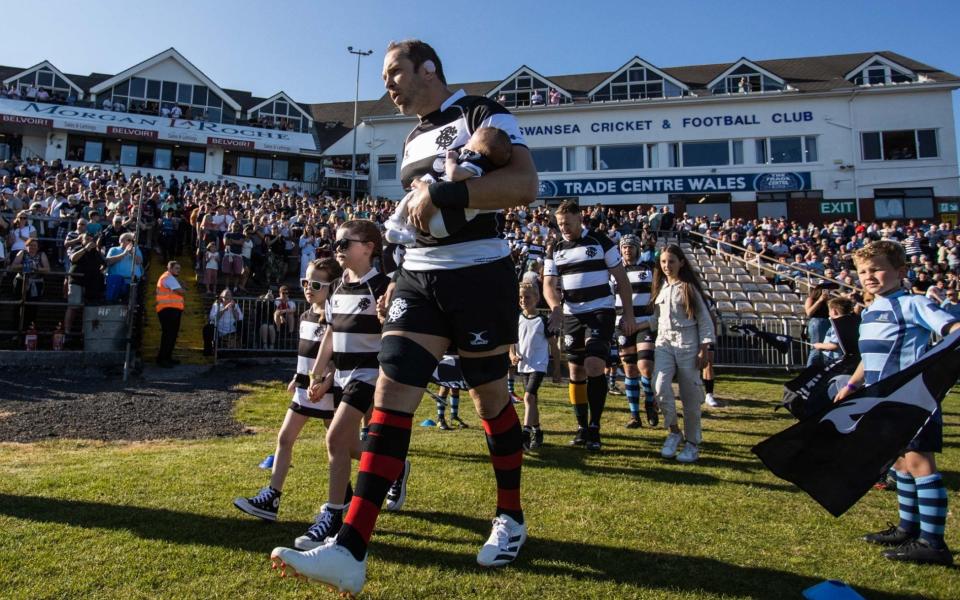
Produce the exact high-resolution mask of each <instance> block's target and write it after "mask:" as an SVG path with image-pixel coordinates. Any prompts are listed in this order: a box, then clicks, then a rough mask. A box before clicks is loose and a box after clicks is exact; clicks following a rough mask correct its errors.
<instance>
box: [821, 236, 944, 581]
mask: <svg viewBox="0 0 960 600" xmlns="http://www.w3.org/2000/svg"><path fill="white" fill-rule="evenodd" d="M854 263H855V265H856V268H857V274H858V275H859V277H860V283H861V285H862V286H863V288H864V290H866V291H867V292H869V293H871V294H874V295H875V296H876V298H875V300H874V301H873V303H872V304H871V305H870V306H869V307H868V308H867V309H866V310H865V311H863V313H862V317H863V321H862V324H861V326H860V344H859V345H860V354H861V357H862V359H861V362H860V365H859V366H858V367H857V370H856V371H855V372H854V374H853V375H852V376H851V378H850V381H849V382H848V383H847V385H846V386H845V387H844V388H842V389H841V390H840V391H839V392H838V393H837V395H836V398H835V399H834V401H835V402H841V401H842V400H843V399H844V398H846V397H847V396H849V395H851V394H852V393H853V392H855V391H856V390H857V389H858V388H859V387H860V386H861V385H868V386H869V385H872V384H874V383H876V382H878V381H880V380H883V379H886V378H888V377H891V376H893V375H895V374H897V373H899V372H901V371H902V370H904V369H906V368H907V367H909V366H910V365H911V364H913V363H914V362H916V361H917V360H918V359H919V358H920V356H921V354H923V353H924V351H925V350H926V348H927V346H928V344H929V341H930V334H931V333H936V334H939V335H947V334H949V333H953V332H955V331H957V330H960V321H958V320H957V319H956V317H955V316H953V315H951V314H950V313H948V312H947V311H945V310H943V309H941V308H940V307H938V306H937V305H936V304H935V303H934V302H933V301H931V300H930V299H929V298H927V297H925V296H918V295H913V294H910V292H909V291H907V290H905V289H903V287H902V281H903V279H904V277H906V253H905V252H904V249H903V247H902V246H901V245H900V244H899V243H897V242H892V241H877V242H873V243H871V244H869V245H867V246H865V247H863V248H861V249H859V250H857V251H856V252H855V253H854ZM942 449H943V414H942V412H941V411H940V410H939V408H938V409H937V410H935V411H934V412H933V414H932V415H931V416H930V418H929V419H928V420H927V422H926V424H925V425H924V426H923V427H922V428H921V429H920V431H919V433H917V435H916V437H914V438H913V440H912V441H911V442H910V443H909V444H908V445H907V447H906V448H905V451H904V452H903V454H901V456H900V458H898V459H897V461H896V463H894V468H895V469H896V472H897V497H898V500H899V505H900V522H899V524H897V525H893V526H891V527H890V528H888V529H885V530H883V531H878V532H876V533H871V534H867V535H865V536H864V538H863V539H864V540H865V541H867V542H870V543H873V544H879V545H884V546H891V547H892V549H890V550H887V551H885V552H884V556H885V557H886V558H888V559H891V560H898V561H909V562H917V563H935V564H943V565H950V564H953V556H952V554H951V553H950V550H949V548H947V545H946V543H945V541H944V527H945V524H946V517H947V490H946V487H945V486H944V484H943V479H942V477H941V475H940V473H939V472H938V471H937V463H936V459H935V457H934V453H935V452H940V451H942Z"/></svg>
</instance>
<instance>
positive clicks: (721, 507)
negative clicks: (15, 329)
mask: <svg viewBox="0 0 960 600" xmlns="http://www.w3.org/2000/svg"><path fill="white" fill-rule="evenodd" d="M283 375H284V376H285V374H283ZM781 384H782V380H781V379H780V378H778V377H776V376H770V375H758V376H734V375H728V374H720V375H719V380H718V384H717V396H718V397H719V398H720V399H721V400H723V401H725V402H726V403H727V406H725V407H723V408H720V409H705V410H704V415H705V416H704V425H703V426H704V444H703V447H702V453H701V459H700V461H699V462H698V463H696V464H695V465H681V464H678V463H676V461H672V460H670V461H668V460H663V459H661V458H660V456H659V448H660V444H661V443H662V440H663V437H664V432H663V431H662V430H660V429H657V430H653V429H650V428H647V427H645V428H644V429H641V430H633V431H631V430H625V429H623V428H622V424H623V423H624V422H625V421H626V419H627V413H626V401H625V399H624V398H623V397H616V396H611V397H610V398H609V400H608V409H607V412H606V413H605V417H604V420H605V429H604V449H603V452H602V453H600V454H599V455H588V454H586V453H585V452H584V451H582V450H581V449H571V448H568V447H567V441H568V440H569V438H570V437H571V432H572V429H573V416H572V414H571V411H570V409H569V407H568V405H567V404H566V402H565V397H566V389H565V387H559V386H555V385H551V384H545V385H544V386H543V388H542V393H541V403H542V404H541V412H542V419H543V421H542V422H543V426H544V429H545V432H546V444H547V446H546V447H544V448H543V449H542V450H541V451H540V452H539V453H538V454H536V455H531V456H528V457H527V459H526V460H525V462H524V479H523V482H524V483H523V501H524V507H525V512H526V517H527V522H528V524H529V527H530V539H529V541H528V542H527V544H526V545H525V546H524V548H523V551H522V552H521V554H520V558H519V559H518V561H517V562H516V563H515V564H514V565H512V566H510V567H507V568H505V569H501V570H496V571H486V570H482V569H480V568H479V567H478V566H477V565H476V562H475V556H476V552H477V550H478V549H479V547H480V545H481V544H482V543H483V541H484V540H485V539H486V536H487V535H488V533H489V525H490V524H489V519H490V518H491V517H492V516H493V515H492V514H491V511H492V509H493V501H494V497H495V495H494V494H495V488H494V479H493V473H492V469H491V467H490V464H489V459H488V456H487V450H486V445H485V443H484V438H483V433H482V428H481V427H480V421H479V419H478V418H477V417H476V414H475V413H474V411H473V409H472V407H471V406H470V403H469V401H466V400H465V401H463V407H462V414H463V416H464V418H465V420H466V421H467V422H468V423H469V424H471V428H469V429H465V430H454V431H447V432H442V431H439V430H436V429H426V428H423V427H419V426H418V425H417V424H418V423H419V422H420V421H422V420H423V419H426V418H433V417H434V405H433V402H432V401H430V400H429V399H427V400H425V401H424V402H423V404H422V405H421V408H420V410H419V411H418V413H417V415H416V419H415V425H414V432H413V441H412V444H411V453H410V454H411V460H412V462H413V468H412V474H411V478H410V488H409V494H408V497H407V503H406V505H405V507H404V510H403V511H402V512H401V513H398V514H392V513H390V514H383V515H382V516H381V518H380V521H379V525H378V529H377V531H376V532H375V534H374V539H373V545H372V546H371V554H370V558H369V563H368V582H367V586H366V588H365V590H364V593H363V597H368V598H445V599H446V598H495V597H509V598H511V600H519V599H521V598H535V599H542V598H603V599H610V598H664V599H666V598H670V599H680V598H763V599H766V598H799V597H800V592H801V591H802V590H803V589H805V588H807V587H809V586H811V585H814V584H816V583H819V582H820V581H822V580H823V579H840V580H843V581H846V582H847V583H849V584H850V585H852V586H854V587H855V588H856V589H857V590H858V591H859V592H860V593H861V594H862V595H863V596H865V597H866V598H870V599H877V598H881V599H884V598H890V599H892V598H903V597H911V596H916V597H927V598H958V597H960V572H958V570H957V569H945V568H941V567H921V566H912V565H905V564H896V563H892V562H889V561H887V560H885V559H883V558H882V557H881V556H880V548H877V547H873V546H869V545H867V544H864V543H862V542H860V541H858V537H859V536H860V535H861V534H862V533H864V532H866V531H871V530H876V529H880V528H883V527H885V525H886V523H887V521H895V520H896V517H897V512H896V495H895V494H894V493H893V492H879V491H872V492H870V493H869V494H868V495H867V496H866V497H865V498H864V499H863V500H862V501H861V502H860V503H859V504H858V505H857V506H856V507H854V508H853V509H852V510H851V511H850V512H849V513H848V514H847V515H845V516H844V517H842V518H840V519H834V518H833V517H831V516H829V514H828V513H827V512H826V511H824V510H823V509H822V508H820V507H819V506H818V505H817V504H816V503H814V502H813V501H812V500H811V499H809V498H808V497H807V496H806V495H805V494H803V493H802V492H800V491H799V490H797V489H796V488H794V487H793V486H791V485H790V484H787V483H786V482H783V481H781V480H779V479H777V478H775V477H774V476H773V475H771V474H770V473H769V472H767V471H766V470H765V468H764V467H763V465H762V464H761V463H760V461H759V460H758V459H756V457H755V456H753V455H752V454H751V453H750V447H751V446H753V444H755V443H756V442H758V441H759V440H761V439H763V438H765V437H766V436H768V435H770V434H772V433H774V432H776V431H779V430H781V429H783V428H784V427H786V426H788V425H790V424H791V423H792V422H793V421H792V418H791V417H789V415H786V414H785V413H784V412H783V411H780V412H779V413H776V414H774V413H773V412H772V408H773V406H774V403H775V401H776V400H777V399H779V397H780V389H781V388H780V385H781ZM282 388H283V384H282V383H280V382H267V381H263V382H256V383H253V384H251V385H250V393H249V394H248V395H247V396H245V397H244V399H243V400H241V401H240V403H239V404H238V406H237V407H236V417H237V419H238V420H240V421H241V422H242V423H244V424H246V425H249V426H250V427H252V428H254V429H255V430H256V431H257V433H256V434H255V435H247V436H242V437H232V438H219V439H209V440H200V441H178V440H164V441H156V442H146V443H135V444H130V443H104V442H97V441H86V440H73V441H55V442H43V443H36V444H0V596H2V597H3V598H30V599H33V598H110V599H117V598H123V599H128V598H230V599H231V600H235V599H237V598H272V597H282V598H325V597H329V598H335V596H334V595H331V594H329V593H328V592H327V591H326V590H325V589H324V588H322V587H319V586H315V585H308V584H304V583H297V582H295V581H293V580H289V579H280V578H279V577H277V576H276V575H275V574H274V572H272V571H271V569H270V561H269V552H270V550H271V549H272V548H273V547H274V546H276V545H291V544H292V542H293V538H294V537H296V536H297V535H300V534H301V533H302V532H303V531H304V530H305V529H306V528H307V527H308V526H309V524H310V522H311V521H312V517H313V514H314V512H315V511H316V510H317V508H318V507H319V505H320V504H321V503H322V502H323V501H324V498H323V497H322V494H323V493H324V491H325V489H326V457H325V453H324V449H323V427H322V425H321V424H320V423H311V424H309V425H308V427H307V428H306V429H305V431H304V434H303V435H302V436H301V439H300V441H299V442H298V444H297V448H296V450H295V454H294V468H293V469H292V471H291V473H290V476H289V477H288V480H287V484H286V486H285V490H284V495H283V501H282V505H281V509H280V518H281V520H280V521H279V522H278V523H276V524H266V523H262V522H259V521H257V520H255V519H252V518H250V517H247V516H246V515H243V514H241V513H240V512H239V511H237V510H236V509H235V508H234V507H233V505H232V503H231V501H232V499H233V498H234V497H235V496H238V495H252V494H253V493H255V492H256V491H257V489H258V488H259V487H261V486H262V485H265V484H266V482H267V473H266V472H265V471H261V470H259V469H258V468H257V464H258V463H259V462H260V460H261V459H262V458H263V457H264V456H265V455H267V454H270V453H271V452H272V451H273V446H274V440H275V435H276V432H277V429H278V427H279V425H280V422H281V420H282V417H283V413H284V410H285V407H286V404H287V394H286V392H285V391H284V390H283V389H282ZM957 399H958V395H957V394H953V395H951V396H949V397H948V399H947V401H946V402H945V409H946V410H945V417H946V424H947V425H948V427H947V428H946V438H945V440H944V441H945V444H946V447H945V452H944V454H943V455H941V456H940V457H939V462H940V470H941V471H942V472H943V473H944V476H945V479H946V482H947V487H948V490H949V494H950V501H951V508H952V509H953V510H952V513H951V515H950V516H949V517H948V522H947V541H948V543H949V544H950V546H951V547H953V548H955V549H956V548H960V533H958V523H957V519H956V517H955V514H956V509H955V507H956V506H957V504H956V502H957V500H958V498H957V489H958V486H960V476H958V470H960V449H958V445H960V434H958V433H957V428H956V425H957V424H958V422H960V414H958V412H960V410H958V407H957ZM198 407H202V403H201V402H198ZM201 410H202V408H201ZM201 416H202V415H198V418H199V417H201Z"/></svg>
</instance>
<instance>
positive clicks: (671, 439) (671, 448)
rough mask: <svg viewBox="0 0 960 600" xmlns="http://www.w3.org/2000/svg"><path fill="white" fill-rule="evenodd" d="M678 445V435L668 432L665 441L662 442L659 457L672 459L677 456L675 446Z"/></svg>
mask: <svg viewBox="0 0 960 600" xmlns="http://www.w3.org/2000/svg"><path fill="white" fill-rule="evenodd" d="M679 445H680V434H679V433H673V432H670V433H669V434H667V439H666V440H664V441H663V448H661V449H660V456H662V457H664V458H673V457H674V456H676V455H677V446H679Z"/></svg>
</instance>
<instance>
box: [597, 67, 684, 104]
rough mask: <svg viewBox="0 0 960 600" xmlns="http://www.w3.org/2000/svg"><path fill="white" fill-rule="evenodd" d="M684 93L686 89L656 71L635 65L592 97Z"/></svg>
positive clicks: (643, 96) (622, 97) (654, 96)
mask: <svg viewBox="0 0 960 600" xmlns="http://www.w3.org/2000/svg"><path fill="white" fill-rule="evenodd" d="M682 95H684V90H683V89H682V88H681V87H680V86H678V85H676V84H675V83H673V82H670V81H667V80H666V79H664V78H663V77H661V76H660V75H658V74H657V72H656V71H654V70H652V69H648V68H646V67H644V66H642V65H635V66H632V67H630V68H629V69H627V70H626V71H624V72H622V73H620V74H619V75H617V76H616V77H614V78H613V80H611V82H610V83H609V84H607V85H606V86H604V87H603V88H601V89H600V90H599V91H598V92H597V93H595V94H594V95H593V97H592V99H593V100H595V101H600V102H604V101H607V100H642V99H644V98H669V97H675V96H682Z"/></svg>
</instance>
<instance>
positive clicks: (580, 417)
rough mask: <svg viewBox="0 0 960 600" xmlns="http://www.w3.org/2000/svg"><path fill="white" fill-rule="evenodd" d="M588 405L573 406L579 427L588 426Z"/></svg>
mask: <svg viewBox="0 0 960 600" xmlns="http://www.w3.org/2000/svg"><path fill="white" fill-rule="evenodd" d="M587 410H588V409H587V405H586V404H574V405H573V414H574V415H575V416H576V417H577V426H578V427H584V428H586V426H587V418H588V414H587Z"/></svg>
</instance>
